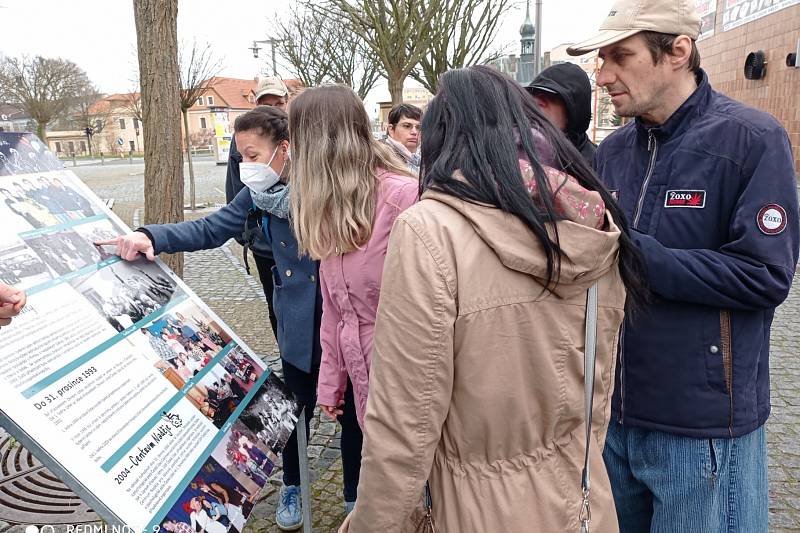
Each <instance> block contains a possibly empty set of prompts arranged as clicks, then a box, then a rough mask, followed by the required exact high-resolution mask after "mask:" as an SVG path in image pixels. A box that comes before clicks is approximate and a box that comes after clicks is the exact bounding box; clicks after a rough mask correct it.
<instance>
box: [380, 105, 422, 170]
mask: <svg viewBox="0 0 800 533" xmlns="http://www.w3.org/2000/svg"><path fill="white" fill-rule="evenodd" d="M421 120H422V110H421V109H420V108H418V107H417V106H413V105H411V104H397V105H396V106H394V107H393V108H392V110H391V111H389V127H388V128H387V130H386V133H387V134H388V137H386V139H385V140H384V141H383V142H384V143H386V144H387V145H388V146H389V147H390V148H391V149H392V150H394V152H395V153H396V154H397V155H398V156H399V157H400V158H401V159H402V160H403V161H405V163H406V166H408V169H409V170H411V171H412V172H414V173H415V174H419V154H418V153H417V147H418V146H419V133H420V121H421Z"/></svg>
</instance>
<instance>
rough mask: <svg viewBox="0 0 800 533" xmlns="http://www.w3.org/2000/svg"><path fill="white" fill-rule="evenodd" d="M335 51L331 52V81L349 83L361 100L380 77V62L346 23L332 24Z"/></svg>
mask: <svg viewBox="0 0 800 533" xmlns="http://www.w3.org/2000/svg"><path fill="white" fill-rule="evenodd" d="M332 33H333V38H334V42H335V43H337V50H336V53H334V54H331V57H330V62H331V81H334V82H336V83H343V84H345V85H349V86H350V87H352V88H353V90H354V91H355V92H356V93H357V94H358V96H359V97H360V98H361V99H362V100H363V99H364V98H366V97H367V94H368V93H369V92H370V91H371V90H372V88H373V87H375V84H376V83H377V82H378V80H379V79H380V77H381V64H380V62H378V61H377V60H376V59H375V56H374V55H373V54H372V51H371V50H370V48H369V47H368V46H367V45H366V43H364V41H363V40H361V37H359V36H358V34H356V33H355V32H353V30H352V29H351V28H350V27H349V26H347V25H346V24H338V25H334V26H333V31H332Z"/></svg>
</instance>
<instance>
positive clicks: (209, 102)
mask: <svg viewBox="0 0 800 533" xmlns="http://www.w3.org/2000/svg"><path fill="white" fill-rule="evenodd" d="M206 104H207V105H214V97H213V96H206Z"/></svg>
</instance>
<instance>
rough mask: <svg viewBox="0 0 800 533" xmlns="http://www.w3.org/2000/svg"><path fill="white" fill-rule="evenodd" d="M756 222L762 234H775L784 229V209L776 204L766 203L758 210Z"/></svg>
mask: <svg viewBox="0 0 800 533" xmlns="http://www.w3.org/2000/svg"><path fill="white" fill-rule="evenodd" d="M756 223H757V224H758V229H760V230H761V233H763V234H764V235H777V234H779V233H781V232H782V231H783V230H785V229H786V210H785V209H784V208H782V207H781V206H779V205H778V204H767V205H765V206H764V207H762V208H761V209H759V210H758V215H757V216H756Z"/></svg>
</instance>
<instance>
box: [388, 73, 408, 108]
mask: <svg viewBox="0 0 800 533" xmlns="http://www.w3.org/2000/svg"><path fill="white" fill-rule="evenodd" d="M404 81H405V80H404V79H403V78H399V77H395V76H394V75H390V76H389V94H390V95H391V97H392V105H393V106H395V105H397V104H402V103H403V82H404Z"/></svg>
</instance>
